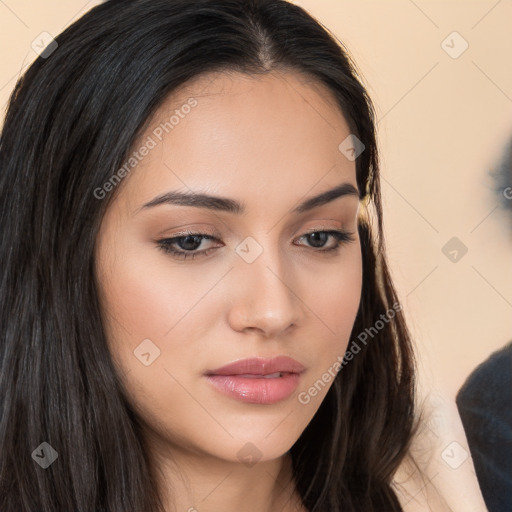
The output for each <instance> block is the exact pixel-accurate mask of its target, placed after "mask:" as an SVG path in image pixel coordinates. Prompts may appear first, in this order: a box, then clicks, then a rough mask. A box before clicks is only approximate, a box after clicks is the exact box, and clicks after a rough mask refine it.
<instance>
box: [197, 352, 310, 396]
mask: <svg viewBox="0 0 512 512" xmlns="http://www.w3.org/2000/svg"><path fill="white" fill-rule="evenodd" d="M304 370H305V368H304V366H303V365H302V364H300V363H299V362H297V361H295V359H292V358H290V357H286V356H279V357H274V358H271V359H268V358H263V357H256V358H251V359H242V360H240V361H235V362H234V363H230V364H228V365H226V366H222V367H220V368H217V369H215V370H209V371H207V372H206V373H205V376H206V378H207V379H208V381H209V382H210V383H211V384H212V385H213V387H214V388H215V389H217V390H218V391H220V392H221V393H222V394H224V395H227V396H230V397H232V398H235V399H238V400H241V401H244V402H247V403H252V404H275V403H277V402H280V401H281V400H284V399H285V398H288V397H289V396H290V395H291V394H292V393H293V392H294V391H295V390H296V389H297V386H298V385H299V381H300V375H301V373H302V372H303V371H304Z"/></svg>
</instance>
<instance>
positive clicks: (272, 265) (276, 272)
mask: <svg viewBox="0 0 512 512" xmlns="http://www.w3.org/2000/svg"><path fill="white" fill-rule="evenodd" d="M236 266H237V267H238V268H236V269H235V272H233V279H234V282H235V284H234V286H235V291H234V292H233V300H232V302H231V309H230V311H229V314H228V321H229V324H230V325H231V327H232V329H234V330H236V331H238V332H247V333H249V332H252V331H256V332H257V333H259V334H260V335H261V336H264V337H267V338H276V337H278V336H280V335H282V334H283V333H284V332H285V331H287V330H291V329H293V328H295V327H297V326H298V325H299V323H300V322H301V319H302V315H303V312H304V310H303V307H304V306H303V302H302V301H301V299H300V297H299V296H298V295H297V292H296V291H295V290H294V284H295V287H297V282H296V280H295V279H294V277H293V268H292V267H291V266H290V265H285V263H284V262H283V261H282V258H281V257H280V256H279V254H278V251H277V250H276V251H273V252H272V253H271V252H270V250H268V249H265V250H264V251H263V253H262V254H261V255H260V256H259V257H258V258H257V259H256V260H255V261H253V262H252V263H247V262H245V261H243V260H242V259H240V260H239V261H237V264H236ZM285 267H286V271H285Z"/></svg>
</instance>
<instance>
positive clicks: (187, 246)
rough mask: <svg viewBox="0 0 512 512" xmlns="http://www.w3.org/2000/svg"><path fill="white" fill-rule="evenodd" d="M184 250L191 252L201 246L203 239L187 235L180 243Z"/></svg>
mask: <svg viewBox="0 0 512 512" xmlns="http://www.w3.org/2000/svg"><path fill="white" fill-rule="evenodd" d="M179 245H180V246H181V248H182V249H184V250H188V251H191V250H193V249H197V248H198V247H199V246H200V245H201V237H200V236H198V235H187V236H184V237H182V239H181V242H180V243H179Z"/></svg>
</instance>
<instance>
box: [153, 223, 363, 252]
mask: <svg viewBox="0 0 512 512" xmlns="http://www.w3.org/2000/svg"><path fill="white" fill-rule="evenodd" d="M329 238H332V239H333V240H334V245H333V246H331V247H329V248H327V249H325V248H324V246H325V244H326V242H327V240H329ZM302 239H307V240H308V242H309V244H310V246H311V247H312V248H313V249H316V250H315V252H320V253H326V252H331V251H337V250H338V249H339V248H340V247H341V245H343V244H345V243H348V242H353V241H354V240H355V238H354V235H353V234H352V233H348V232H346V231H336V230H330V231H312V232H310V233H306V234H304V235H302V236H300V237H299V238H298V240H302ZM204 240H217V241H218V239H217V238H215V237H213V236H211V235H207V234H205V233H186V234H184V235H181V236H175V237H172V238H165V239H163V240H158V242H157V244H158V248H159V249H161V250H162V251H164V252H165V253H167V254H171V255H172V256H173V257H176V258H178V259H188V258H191V259H193V258H196V257H198V256H206V255H207V254H209V253H210V251H212V250H214V249H215V247H210V248H208V249H203V250H202V251H198V250H197V249H198V248H199V247H200V246H201V244H202V242H203V241H204ZM176 246H177V247H178V248H176Z"/></svg>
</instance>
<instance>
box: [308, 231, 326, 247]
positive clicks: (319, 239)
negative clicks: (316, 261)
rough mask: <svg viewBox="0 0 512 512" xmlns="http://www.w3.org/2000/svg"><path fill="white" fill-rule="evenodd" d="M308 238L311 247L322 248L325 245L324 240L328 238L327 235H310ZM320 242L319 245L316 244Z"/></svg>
mask: <svg viewBox="0 0 512 512" xmlns="http://www.w3.org/2000/svg"><path fill="white" fill-rule="evenodd" d="M308 236H309V237H310V243H311V245H312V246H313V247H322V246H323V245H325V242H326V238H327V237H328V234H327V233H311V234H309V235H308ZM318 242H320V243H318Z"/></svg>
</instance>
